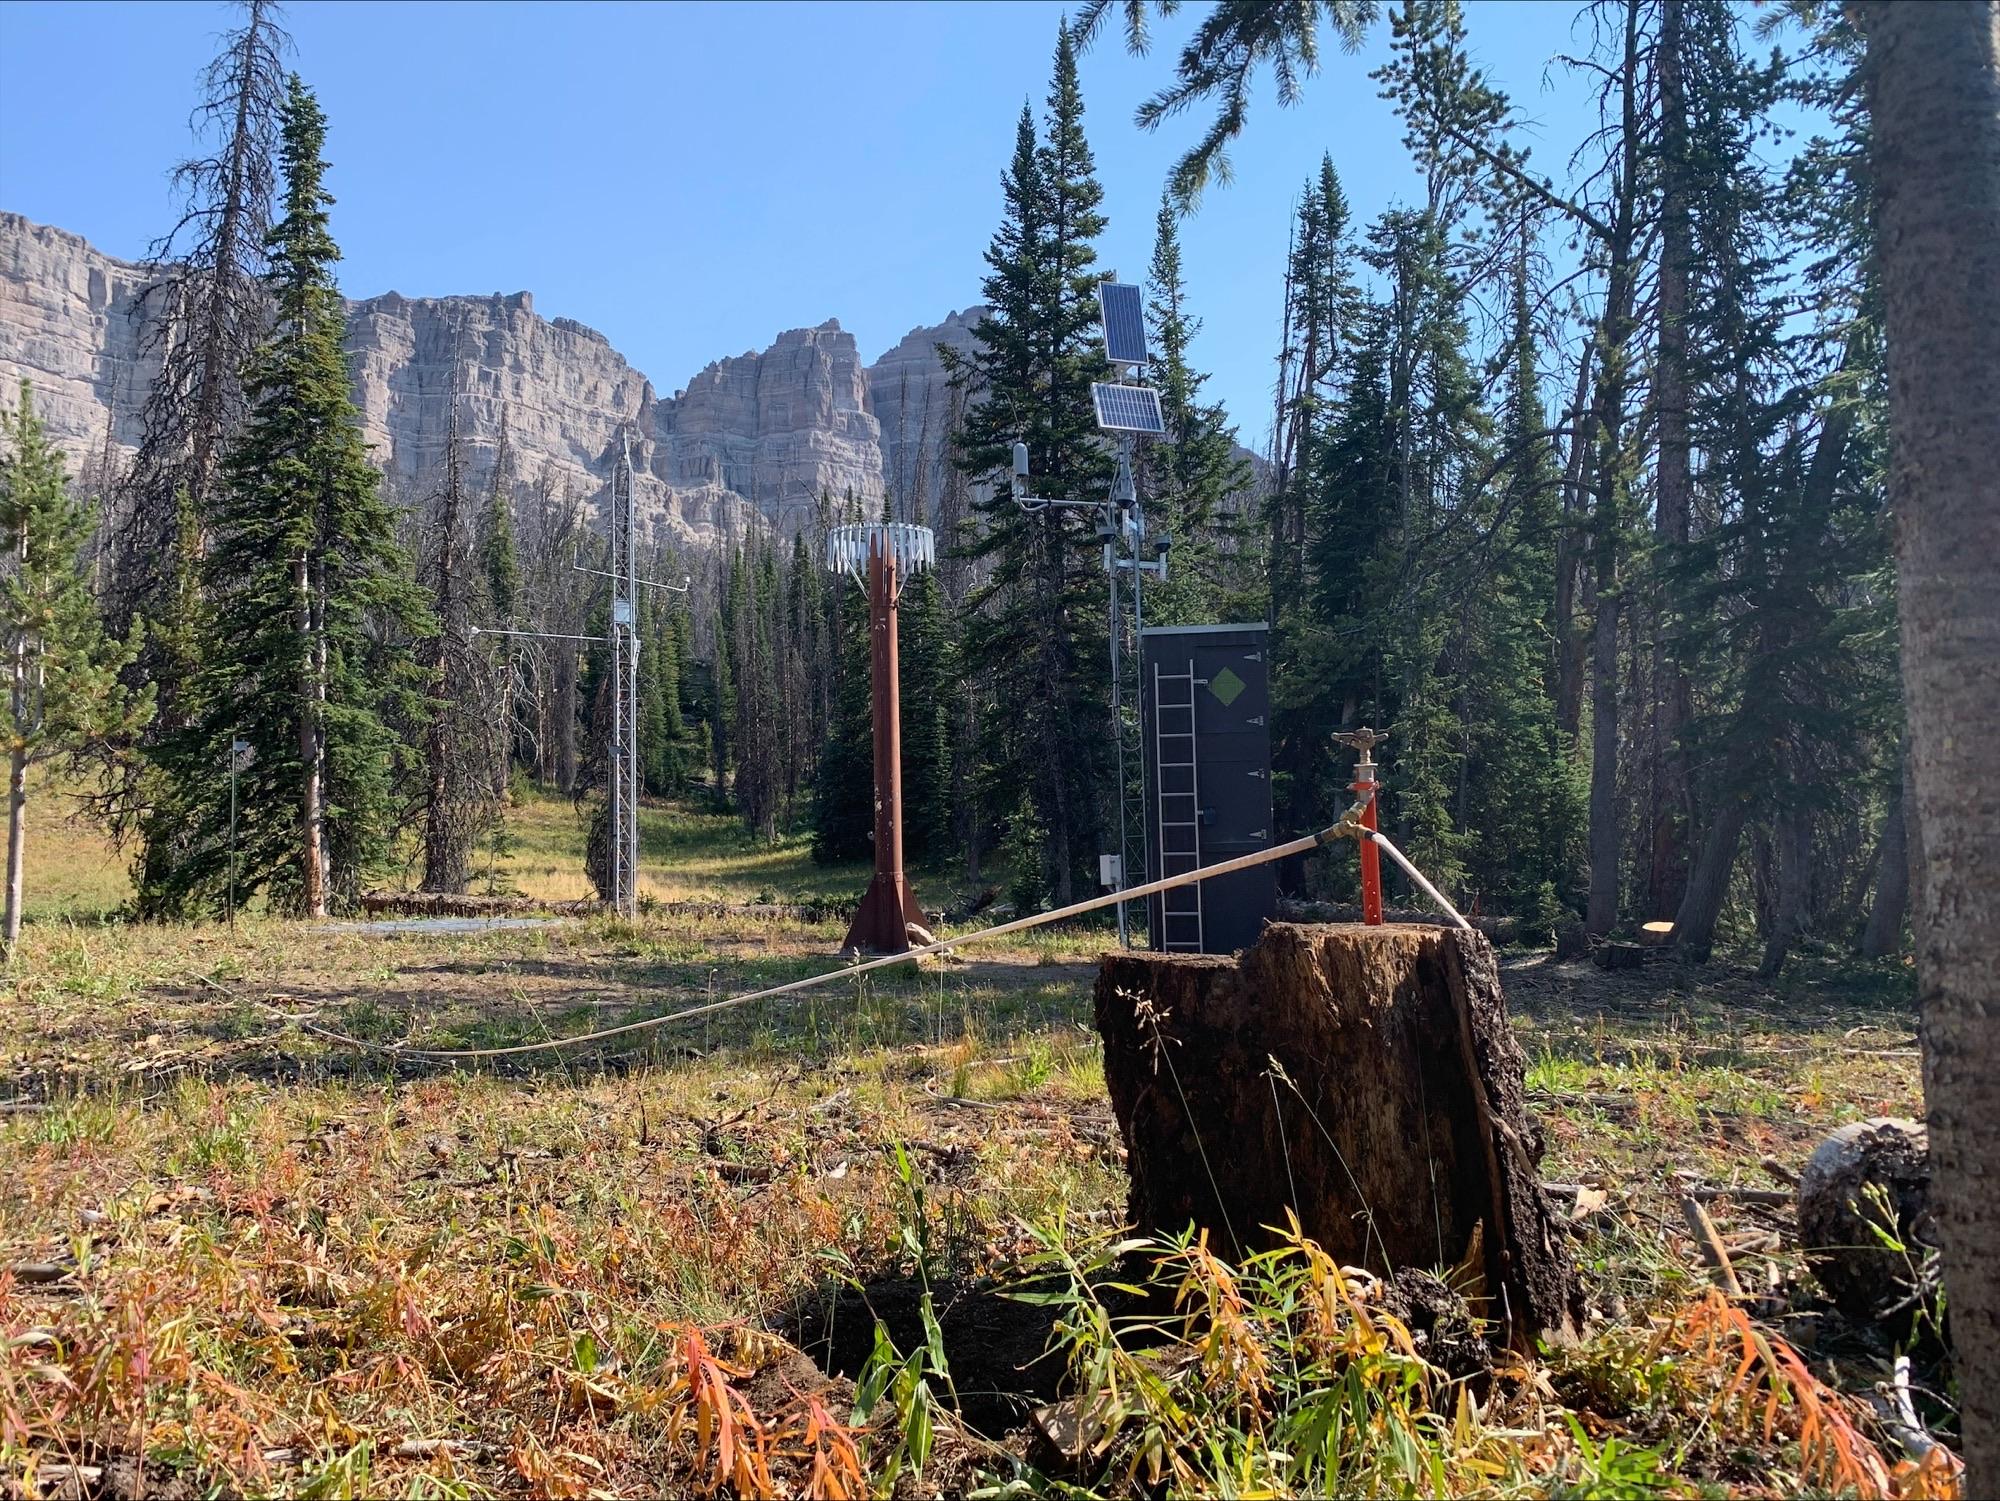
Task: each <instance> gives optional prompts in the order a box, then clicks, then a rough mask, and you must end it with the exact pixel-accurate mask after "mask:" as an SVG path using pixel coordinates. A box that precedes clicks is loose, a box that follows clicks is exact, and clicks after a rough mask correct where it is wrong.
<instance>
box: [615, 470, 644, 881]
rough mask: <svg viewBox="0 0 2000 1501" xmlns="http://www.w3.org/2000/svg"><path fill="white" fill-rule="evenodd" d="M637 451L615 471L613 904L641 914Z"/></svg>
mask: <svg viewBox="0 0 2000 1501" xmlns="http://www.w3.org/2000/svg"><path fill="white" fill-rule="evenodd" d="M633 489H634V487H633V484H632V448H631V444H630V442H629V440H627V439H625V438H623V437H622V436H621V438H620V440H619V445H618V462H617V464H616V465H615V466H614V467H613V468H612V471H611V508H610V516H609V518H608V519H609V521H610V523H611V526H610V530H611V567H610V568H609V569H608V570H607V571H608V572H609V573H610V575H611V682H612V691H611V764H610V766H609V767H608V768H607V771H608V786H607V791H608V793H609V802H610V809H609V811H610V819H609V825H610V826H609V829H608V830H607V832H608V835H609V837H610V840H611V851H610V853H611V905H612V908H613V910H615V911H616V912H617V913H618V915H619V916H621V917H626V918H630V917H632V916H634V915H635V914H636V913H637V911H638V891H639V612H638V608H637V601H638V596H639V556H638V548H637V547H636V546H635V545H634V544H635V541H636V539H635V537H634V535H633V531H634V519H635V518H634V514H633V513H634V502H633Z"/></svg>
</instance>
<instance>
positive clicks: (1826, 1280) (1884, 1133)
mask: <svg viewBox="0 0 2000 1501" xmlns="http://www.w3.org/2000/svg"><path fill="white" fill-rule="evenodd" d="M1799 1244H1800V1245H1801V1246H1803V1247H1804V1248H1805V1253H1806V1262H1807V1264H1808V1265H1809V1266H1811V1267H1812V1269H1813V1275H1814V1276H1816V1277H1818V1278H1819V1282H1820V1285H1821V1286H1822V1287H1824V1288H1825V1289H1826V1291H1827V1295H1828V1296H1829V1297H1831V1298H1832V1299H1833V1301H1834V1303H1835V1305H1836V1306H1837V1307H1838V1308H1839V1309H1840V1311H1841V1312H1842V1313H1844V1314H1846V1315H1847V1316H1848V1317H1849V1318H1851V1319H1855V1320H1858V1321H1860V1322H1862V1323H1873V1322H1877V1321H1886V1320H1889V1319H1892V1318H1894V1317H1896V1316H1898V1315H1900V1316H1901V1317H1902V1319H1903V1321H1904V1322H1906V1323H1907V1322H1908V1321H1909V1318H1910V1315H1911V1313H1912V1310H1913V1309H1914V1307H1915V1305H1916V1303H1917V1301H1918V1300H1919V1299H1920V1298H1923V1297H1926V1296H1928V1295H1929V1294H1930V1293H1932V1292H1934V1291H1935V1290H1936V1287H1935V1284H1936V1277H1937V1268H1936V1266H1935V1264H1934V1263H1935V1260H1936V1253H1937V1245H1938V1235H1937V1226H1936V1225H1935V1224H1934V1223H1933V1222H1932V1219H1931V1163H1930V1134H1929V1132H1928V1131H1926V1130H1925V1129H1924V1127H1923V1126H1922V1125H1920V1124H1919V1123H1918V1122H1916V1121H1906V1120H1893V1119H1882V1118H1877V1119H1874V1120H1865V1121H1850V1122H1848V1124H1846V1125H1844V1126H1841V1127H1839V1128H1838V1129H1836V1130H1835V1131H1834V1132H1833V1133H1832V1134H1831V1135H1829V1136H1827V1137H1826V1138H1825V1139H1824V1140H1823V1141H1821V1142H1820V1144H1819V1145H1818V1146H1817V1147H1816V1148H1814V1150H1813V1154H1812V1156H1811V1157H1810V1158H1809V1159H1808V1160H1807V1162H1806V1166H1805V1171H1804V1172H1802V1173H1800V1174H1799Z"/></svg>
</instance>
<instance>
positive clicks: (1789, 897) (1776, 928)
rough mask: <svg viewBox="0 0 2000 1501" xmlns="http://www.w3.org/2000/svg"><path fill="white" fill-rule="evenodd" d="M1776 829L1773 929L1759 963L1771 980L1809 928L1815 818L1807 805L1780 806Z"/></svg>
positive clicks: (1761, 972) (1768, 935)
mask: <svg viewBox="0 0 2000 1501" xmlns="http://www.w3.org/2000/svg"><path fill="white" fill-rule="evenodd" d="M1773 833H1774V838H1773V839H1772V845H1773V853H1774V854H1775V855H1776V857H1777V860H1776V864H1777V872H1776V874H1777V888H1778V889H1777V901H1776V902H1775V903H1774V904H1773V909H1772V913H1771V929H1770V931H1769V932H1768V933H1766V934H1765V935H1764V962H1763V963H1762V964H1760V965H1758V967H1757V973H1758V974H1759V975H1761V976H1763V977H1764V978H1765V979H1767V980H1768V979H1770V978H1771V977H1772V976H1774V975H1776V974H1777V973H1778V971H1779V970H1781V969H1783V968H1784V967H1785V960H1786V958H1787V957H1789V956H1790V954H1791V952H1792V945H1793V944H1794V943H1796V942H1797V941H1798V938H1799V935H1800V934H1801V933H1802V932H1803V931H1804V929H1805V922H1806V886H1807V883H1808V882H1809V881H1810V880H1811V877H1812V819H1811V818H1810V817H1808V816H1807V814H1806V810H1805V809H1803V808H1798V807H1789V806H1788V807H1783V808H1780V809H1779V810H1778V818H1777V827H1776V829H1775V830H1774V831H1773Z"/></svg>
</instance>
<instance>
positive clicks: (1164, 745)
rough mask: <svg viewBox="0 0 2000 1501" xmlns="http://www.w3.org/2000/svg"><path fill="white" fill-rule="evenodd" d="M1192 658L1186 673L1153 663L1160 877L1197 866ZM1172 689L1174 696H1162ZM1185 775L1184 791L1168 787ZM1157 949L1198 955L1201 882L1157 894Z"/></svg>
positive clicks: (1198, 839) (1198, 824)
mask: <svg viewBox="0 0 2000 1501" xmlns="http://www.w3.org/2000/svg"><path fill="white" fill-rule="evenodd" d="M1195 682H1196V679H1195V675H1194V661H1193V659H1192V658H1190V659H1189V660H1188V668H1187V671H1186V672H1161V671H1160V664H1159V663H1158V662H1155V663H1154V664H1153V765H1154V768H1155V772H1154V775H1155V778H1156V782H1155V790H1156V796H1157V798H1158V807H1159V823H1160V877H1161V879H1162V880H1164V879H1166V878H1167V877H1168V876H1178V875H1184V874H1186V873H1187V872H1188V871H1191V870H1199V869H1200V868H1201V777H1200V771H1199V769H1198V768H1197V767H1196V765H1195V738H1194V686H1195ZM1169 692H1172V693H1173V694H1174V695H1175V696H1174V698H1173V699H1169V698H1168V697H1167V695H1168V693H1169ZM1183 771H1184V772H1186V773H1187V789H1186V790H1185V791H1169V790H1168V785H1169V783H1177V782H1179V780H1180V777H1179V776H1178V775H1177V773H1180V772H1183ZM1157 937H1158V940H1159V946H1160V947H1161V948H1162V949H1178V950H1180V951H1182V952H1186V953H1196V954H1198V953H1200V952H1201V947H1202V931H1201V882H1199V881H1195V882H1192V883H1190V884H1189V885H1186V886H1178V887H1175V888H1174V889H1173V890H1172V891H1163V892H1161V893H1160V932H1159V934H1158V935H1157Z"/></svg>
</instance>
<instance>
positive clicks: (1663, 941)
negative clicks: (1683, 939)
mask: <svg viewBox="0 0 2000 1501" xmlns="http://www.w3.org/2000/svg"><path fill="white" fill-rule="evenodd" d="M1673 941H1674V925H1673V923H1672V922H1671V921H1668V922H1649V923H1641V924H1640V925H1639V942H1641V943H1643V944H1644V945H1645V946H1646V947H1647V948H1649V949H1657V948H1664V947H1665V946H1666V945H1668V944H1670V943H1672V942H1673Z"/></svg>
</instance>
